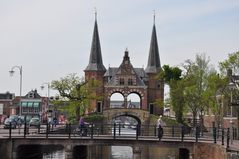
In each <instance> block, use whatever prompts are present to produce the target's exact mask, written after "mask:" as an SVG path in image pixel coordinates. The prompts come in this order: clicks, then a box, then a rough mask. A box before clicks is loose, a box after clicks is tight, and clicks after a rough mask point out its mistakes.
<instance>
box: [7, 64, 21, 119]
mask: <svg viewBox="0 0 239 159" xmlns="http://www.w3.org/2000/svg"><path fill="white" fill-rule="evenodd" d="M16 68H17V69H19V71H20V99H19V101H20V102H19V103H20V104H19V115H20V116H21V115H22V103H21V98H22V66H13V67H12V68H11V70H10V71H9V73H10V76H13V74H14V72H15V71H14V69H16Z"/></svg>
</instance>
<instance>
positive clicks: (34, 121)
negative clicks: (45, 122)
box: [29, 118, 40, 126]
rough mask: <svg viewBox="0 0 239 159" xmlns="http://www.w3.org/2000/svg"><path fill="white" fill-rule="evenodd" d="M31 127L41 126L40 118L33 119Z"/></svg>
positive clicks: (30, 123)
mask: <svg viewBox="0 0 239 159" xmlns="http://www.w3.org/2000/svg"><path fill="white" fill-rule="evenodd" d="M29 126H40V119H39V118H31V120H30V122H29Z"/></svg>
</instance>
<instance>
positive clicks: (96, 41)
mask: <svg viewBox="0 0 239 159" xmlns="http://www.w3.org/2000/svg"><path fill="white" fill-rule="evenodd" d="M96 16H97V13H96V12H95V26H94V31H93V38H92V43H91V51H90V60H89V64H88V66H87V67H86V69H85V71H105V70H106V69H105V66H104V65H103V61H102V55H101V47H100V38H99V33H98V25H97V19H96Z"/></svg>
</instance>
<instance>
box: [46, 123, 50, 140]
mask: <svg viewBox="0 0 239 159" xmlns="http://www.w3.org/2000/svg"><path fill="white" fill-rule="evenodd" d="M48 132H49V123H48V122H47V123H46V138H48Z"/></svg>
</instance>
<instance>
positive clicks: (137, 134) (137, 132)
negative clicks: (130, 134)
mask: <svg viewBox="0 0 239 159" xmlns="http://www.w3.org/2000/svg"><path fill="white" fill-rule="evenodd" d="M138 138H139V124H137V126H136V140H138Z"/></svg>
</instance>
